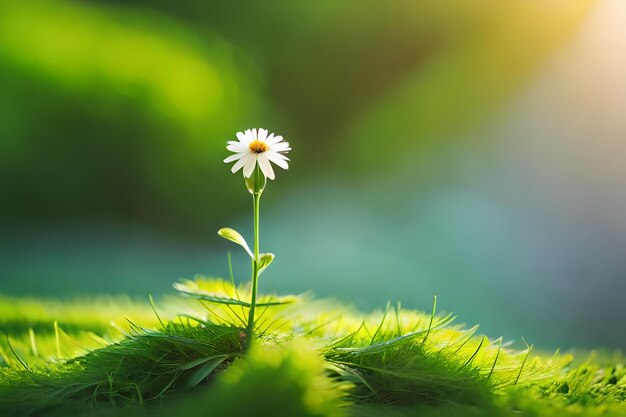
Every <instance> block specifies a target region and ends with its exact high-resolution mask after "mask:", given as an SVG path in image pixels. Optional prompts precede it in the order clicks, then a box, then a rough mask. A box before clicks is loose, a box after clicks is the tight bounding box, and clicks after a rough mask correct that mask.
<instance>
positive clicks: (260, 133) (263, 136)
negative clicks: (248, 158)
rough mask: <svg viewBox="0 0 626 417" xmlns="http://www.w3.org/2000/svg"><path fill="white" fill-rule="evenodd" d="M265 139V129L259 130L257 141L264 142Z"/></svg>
mask: <svg viewBox="0 0 626 417" xmlns="http://www.w3.org/2000/svg"><path fill="white" fill-rule="evenodd" d="M265 138H267V129H261V128H259V136H258V137H257V139H258V140H261V141H265Z"/></svg>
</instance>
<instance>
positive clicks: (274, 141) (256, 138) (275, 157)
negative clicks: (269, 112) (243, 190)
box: [224, 129, 291, 180]
mask: <svg viewBox="0 0 626 417" xmlns="http://www.w3.org/2000/svg"><path fill="white" fill-rule="evenodd" d="M237 139H239V141H234V140H231V141H229V142H228V146H227V147H226V149H228V150H229V151H231V152H235V154H234V155H231V156H229V157H228V158H226V159H224V162H226V163H229V162H233V161H237V162H236V163H235V165H233V167H232V168H231V171H232V172H233V174H234V173H235V172H237V171H239V170H240V169H241V168H243V175H244V176H245V177H246V178H250V176H251V175H252V173H253V172H254V168H255V167H256V164H257V162H258V163H259V167H260V168H261V171H262V172H263V175H265V176H266V177H267V178H269V179H271V180H273V179H274V169H272V165H271V164H270V162H273V163H275V164H276V165H278V166H279V167H281V168H283V169H288V168H289V164H287V161H289V158H287V157H286V156H285V155H283V154H284V153H287V152H289V151H290V150H291V148H290V147H289V143H288V142H285V141H283V137H282V136H274V134H273V133H270V135H269V136H268V135H267V130H266V129H258V131H257V129H252V130H250V129H248V130H246V131H245V132H237Z"/></svg>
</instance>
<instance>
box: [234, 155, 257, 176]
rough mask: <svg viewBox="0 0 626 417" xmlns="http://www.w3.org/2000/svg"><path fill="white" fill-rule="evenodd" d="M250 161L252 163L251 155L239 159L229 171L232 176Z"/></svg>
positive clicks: (252, 156) (252, 157)
mask: <svg viewBox="0 0 626 417" xmlns="http://www.w3.org/2000/svg"><path fill="white" fill-rule="evenodd" d="M250 160H253V161H254V155H253V154H251V153H250V154H247V155H246V156H244V157H243V158H240V159H239V160H238V161H237V162H235V165H233V167H232V168H231V169H230V171H231V172H232V173H233V174H234V173H235V172H237V171H239V170H240V169H241V168H242V167H243V166H244V165H246V164H247V163H248V161H250Z"/></svg>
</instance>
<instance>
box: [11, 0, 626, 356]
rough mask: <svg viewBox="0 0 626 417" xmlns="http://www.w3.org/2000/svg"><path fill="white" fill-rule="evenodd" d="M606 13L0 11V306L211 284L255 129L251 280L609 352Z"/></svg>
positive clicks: (426, 8) (613, 199) (620, 213)
mask: <svg viewBox="0 0 626 417" xmlns="http://www.w3.org/2000/svg"><path fill="white" fill-rule="evenodd" d="M625 5H626V3H623V2H621V1H620V0H603V1H597V2H594V1H565V0H563V1H551V2H542V1H527V0H511V1H506V2H503V1H496V0H493V1H478V2H467V1H461V0H458V1H452V0H450V1H447V0H446V1H440V0H437V1H435V0H432V1H421V2H410V1H401V2H382V1H377V2H370V1H359V2H336V1H326V0H324V1H315V2H278V1H276V2H274V1H269V2H215V3H214V4H213V3H212V2H169V1H164V0H161V1H159V0H152V1H124V2H121V1H120V2H115V1H90V2H80V1H54V2H52V1H48V2H31V1H5V2H2V3H0V231H1V235H0V292H2V293H6V294H14V295H23V294H29V295H39V296H71V295H76V294H93V293H122V292H124V293H129V294H133V295H138V296H144V295H146V294H147V293H155V294H159V293H168V292H170V289H171V283H172V282H173V281H174V280H176V279H178V278H179V277H192V276H193V275H194V274H196V273H202V274H208V275H217V276H219V275H226V273H227V270H228V268H227V262H226V253H227V251H229V250H233V252H237V251H236V249H235V248H234V247H233V246H231V245H229V244H228V243H226V242H224V241H221V240H219V238H218V237H217V235H216V233H215V232H216V230H217V229H218V228H219V227H222V226H232V227H236V228H237V229H238V230H241V231H243V232H245V233H246V234H249V232H250V229H251V224H250V222H251V221H250V219H251V216H250V213H249V212H250V210H251V201H249V200H250V198H249V195H248V194H247V192H246V191H245V189H244V186H243V182H242V179H241V177H240V176H239V175H232V174H231V173H230V171H229V169H228V167H227V166H226V165H224V164H223V163H222V160H223V159H224V158H225V157H226V156H227V154H228V152H227V151H226V149H225V142H226V141H227V140H232V139H233V138H234V134H235V132H237V131H239V130H243V129H247V128H251V127H265V128H268V129H269V130H270V131H274V132H276V133H278V134H281V135H283V136H284V137H285V138H286V139H287V140H288V141H289V142H290V143H291V144H292V147H293V151H292V152H291V154H290V157H291V159H292V163H291V166H290V169H289V171H287V172H283V171H281V172H280V173H278V178H277V180H276V181H275V182H272V183H270V184H269V186H268V188H267V191H266V193H265V197H264V199H263V207H262V230H261V233H262V246H263V249H264V250H270V251H272V252H274V253H276V254H277V260H276V261H275V262H274V264H273V265H272V268H271V271H268V272H267V273H266V274H264V276H263V279H262V282H261V288H262V289H263V290H272V291H278V292H304V291H307V290H313V291H314V292H315V293H316V294H317V295H320V296H332V297H335V298H339V299H341V300H345V301H346V302H350V303H353V304H355V305H356V306H358V307H359V308H364V309H365V308H383V307H384V306H385V304H386V302H387V300H392V301H397V300H399V301H401V302H402V303H403V305H404V306H406V307H410V308H421V309H429V308H430V304H431V300H432V295H433V294H434V293H436V294H438V296H439V302H440V306H442V308H444V309H446V310H448V311H450V310H451V311H454V312H456V313H457V314H459V316H460V318H461V320H462V321H465V322H468V323H471V324H474V323H481V325H482V329H483V331H484V332H486V333H487V334H490V335H494V336H498V335H504V336H505V337H507V338H514V339H519V338H520V337H521V336H524V337H525V338H526V339H528V340H529V341H530V342H533V343H535V344H537V345H539V346H542V347H546V348H553V347H556V346H562V347H564V348H567V347H570V346H574V345H575V346H579V347H591V346H605V347H609V348H611V347H617V348H626V333H625V332H623V331H621V332H620V331H618V332H616V331H615V324H616V322H617V323H620V322H621V323H623V322H624V320H626V303H625V302H624V294H626V279H625V278H626V249H625V248H626V186H625V183H626V181H625V180H626V163H625V162H626V140H625V138H626V118H625V117H624V109H625V108H626V75H625V74H626V29H624V28H625V27H626V6H625ZM234 255H235V258H234V259H235V272H236V275H237V278H238V279H240V280H245V279H247V274H248V268H249V265H248V263H247V262H246V261H245V259H244V258H243V257H240V256H239V254H238V253H234Z"/></svg>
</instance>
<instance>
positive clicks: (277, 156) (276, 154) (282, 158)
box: [268, 149, 291, 161]
mask: <svg viewBox="0 0 626 417" xmlns="http://www.w3.org/2000/svg"><path fill="white" fill-rule="evenodd" d="M268 153H271V154H272V155H274V156H276V158H278V159H281V160H283V161H291V159H289V158H287V157H286V156H285V155H283V154H282V153H278V152H277V151H275V150H273V149H272V150H270V151H268Z"/></svg>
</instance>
